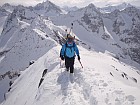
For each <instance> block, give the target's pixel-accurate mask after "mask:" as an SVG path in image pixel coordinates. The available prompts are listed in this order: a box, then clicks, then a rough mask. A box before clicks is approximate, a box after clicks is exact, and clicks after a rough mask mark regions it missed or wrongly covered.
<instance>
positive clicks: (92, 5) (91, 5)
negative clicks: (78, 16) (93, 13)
mask: <svg viewBox="0 0 140 105" xmlns="http://www.w3.org/2000/svg"><path fill="white" fill-rule="evenodd" d="M87 7H89V8H95V5H94V4H93V3H90V4H89V5H88V6H87Z"/></svg>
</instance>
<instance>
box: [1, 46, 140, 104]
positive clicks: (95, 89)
mask: <svg viewBox="0 0 140 105" xmlns="http://www.w3.org/2000/svg"><path fill="white" fill-rule="evenodd" d="M78 47H79V49H80V54H81V62H82V64H83V66H84V68H83V69H82V68H81V66H80V64H79V62H78V60H77V59H76V61H75V70H74V75H71V74H69V73H68V72H67V71H65V68H60V62H61V65H63V62H62V61H60V60H59V57H58V55H59V50H60V46H57V47H53V48H52V49H51V50H50V51H48V52H47V53H46V54H45V55H44V56H42V57H41V58H40V59H38V60H37V61H36V62H35V63H34V64H33V65H31V66H30V67H29V68H27V69H26V70H25V71H23V72H22V74H21V76H20V77H19V78H18V79H17V80H16V81H15V82H14V84H13V85H12V87H11V91H10V92H9V93H7V94H6V100H5V101H4V102H3V103H1V105H10V104H11V105H25V104H26V105H40V104H41V105H46V104H47V105H52V104H53V105H66V104H67V105H108V104H112V105H115V104H116V105H123V104H127V105H139V103H140V100H139V97H140V94H139V93H140V82H139V81H140V74H138V73H139V71H138V70H136V69H135V68H132V67H131V66H129V65H126V64H124V63H122V62H120V61H118V60H117V59H115V58H113V57H111V56H110V55H108V54H107V53H106V54H103V53H97V52H92V51H88V50H86V49H84V48H83V47H81V46H78ZM50 55H51V56H50ZM44 69H48V72H47V74H46V75H45V77H44V81H43V82H42V84H41V86H40V87H39V88H38V85H39V82H40V79H41V76H42V73H43V70H44Z"/></svg>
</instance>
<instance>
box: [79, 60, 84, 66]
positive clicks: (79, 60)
mask: <svg viewBox="0 0 140 105" xmlns="http://www.w3.org/2000/svg"><path fill="white" fill-rule="evenodd" d="M78 61H79V63H80V64H81V67H82V68H83V65H82V63H81V61H80V60H78Z"/></svg>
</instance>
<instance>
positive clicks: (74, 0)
mask: <svg viewBox="0 0 140 105" xmlns="http://www.w3.org/2000/svg"><path fill="white" fill-rule="evenodd" d="M43 1H46V0H0V5H3V4H4V3H10V4H14V5H18V4H22V5H26V6H29V5H32V6H33V5H36V4H37V3H40V2H43ZM50 1H51V2H53V3H55V4H56V5H58V6H64V5H67V6H77V7H83V6H87V5H88V4H90V3H93V4H94V5H96V6H97V7H102V6H105V5H107V4H118V3H122V2H127V3H131V4H133V5H137V6H140V0H50Z"/></svg>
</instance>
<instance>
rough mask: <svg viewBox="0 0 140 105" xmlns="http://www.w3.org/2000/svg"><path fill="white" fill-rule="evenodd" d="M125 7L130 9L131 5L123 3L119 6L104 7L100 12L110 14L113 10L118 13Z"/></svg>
mask: <svg viewBox="0 0 140 105" xmlns="http://www.w3.org/2000/svg"><path fill="white" fill-rule="evenodd" d="M127 7H132V5H131V4H129V3H126V2H124V3H122V4H119V5H107V6H106V7H103V8H100V11H101V12H102V13H110V12H113V11H114V10H120V11H121V10H124V9H125V8H127Z"/></svg>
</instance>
